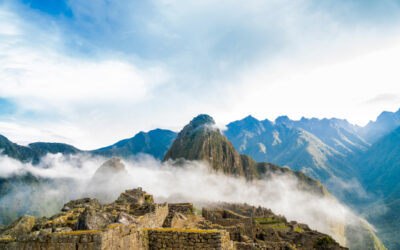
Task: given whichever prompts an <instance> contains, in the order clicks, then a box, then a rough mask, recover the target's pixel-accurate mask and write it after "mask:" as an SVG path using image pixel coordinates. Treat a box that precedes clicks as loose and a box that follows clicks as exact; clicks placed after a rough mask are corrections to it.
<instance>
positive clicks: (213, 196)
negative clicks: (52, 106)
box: [0, 154, 358, 243]
mask: <svg viewBox="0 0 400 250" xmlns="http://www.w3.org/2000/svg"><path fill="white" fill-rule="evenodd" d="M104 160H105V159H104V158H102V157H95V158H92V157H89V156H88V155H74V156H70V157H66V156H63V155H61V154H55V155H52V154H49V155H47V156H45V157H44V158H43V159H42V160H41V162H40V164H39V166H32V165H31V164H23V163H20V162H18V161H15V160H13V159H10V158H8V157H6V156H0V164H1V165H2V166H3V168H2V169H1V171H0V177H7V176H10V175H11V174H18V175H21V174H23V173H27V172H28V173H31V174H33V175H35V176H39V177H43V178H51V179H52V180H53V184H54V185H53V187H52V188H51V190H52V192H54V194H56V197H54V196H49V197H44V198H46V199H47V200H48V203H49V204H54V203H56V202H67V199H68V198H69V199H77V198H81V197H82V196H85V197H87V196H88V195H89V197H95V198H98V199H100V200H102V201H103V202H109V201H113V200H114V199H116V198H117V197H118V195H119V194H120V193H121V192H123V191H124V190H126V189H130V188H136V187H142V188H143V189H144V190H145V191H147V192H149V193H151V194H153V195H154V197H155V200H156V201H157V202H165V201H167V202H193V203H194V204H195V205H198V206H203V205H204V204H207V203H208V202H234V203H247V204H251V205H254V206H263V207H266V208H270V209H272V211H273V212H274V213H276V214H281V215H284V216H286V218H287V219H288V220H296V221H298V222H301V223H306V224H308V225H309V226H310V227H311V228H312V229H314V230H318V231H320V232H323V233H327V234H330V235H332V236H333V237H334V238H335V239H336V240H339V241H341V242H342V243H344V242H345V240H344V239H343V238H344V235H343V230H340V229H343V228H342V226H344V225H353V224H355V225H356V224H357V223H358V222H357V221H358V217H357V216H356V215H355V214H354V213H353V212H352V211H351V210H350V209H349V208H347V207H345V206H344V205H342V204H340V203H339V202H338V201H337V200H335V199H331V198H326V197H325V198H323V197H319V196H315V195H313V194H311V193H307V192H304V191H301V190H299V189H298V183H297V181H296V179H294V178H291V177H287V176H275V177H274V178H272V179H269V180H258V181H253V182H248V181H246V180H245V179H244V178H235V177H230V176H226V175H223V174H221V173H215V172H212V171H210V170H209V167H208V166H206V165H204V163H201V162H196V161H192V162H191V161H188V162H185V164H184V165H182V166H179V167H176V166H173V165H172V162H166V163H160V162H158V161H156V160H155V159H153V158H151V157H147V156H144V157H143V158H138V159H136V160H134V161H124V164H125V165H126V170H127V173H128V174H127V175H126V176H125V177H126V178H119V179H118V181H116V180H115V178H113V177H115V176H108V178H106V179H102V178H100V179H102V181H104V180H106V182H105V183H104V182H101V183H92V182H91V181H93V180H92V176H93V174H94V172H95V171H96V169H97V168H98V167H99V166H100V165H101V163H102V161H104ZM116 176H118V175H116ZM58 182H59V183H60V184H62V185H57V183H58ZM89 183H91V184H92V185H88V184H89ZM18 184H19V185H21V184H23V183H18ZM91 186H95V187H96V189H95V190H91V189H90V187H91ZM18 187H19V186H18ZM68 187H73V190H74V192H73V193H70V190H69V188H68ZM88 188H89V189H88ZM42 189H44V190H42ZM48 189H49V188H48V186H47V185H43V186H39V187H36V188H35V189H34V188H33V187H32V186H23V188H18V189H11V192H10V193H8V194H7V195H6V196H4V197H2V198H1V199H2V203H0V204H3V208H5V209H7V208H8V206H14V205H15V204H16V203H17V202H18V200H17V201H16V200H14V199H13V197H21V196H23V197H26V196H29V195H37V194H38V193H39V194H42V192H44V193H46V192H47V190H48ZM32 190H33V191H32ZM92 191H94V192H93V193H92ZM93 195H95V196H93ZM105 197H107V200H105ZM50 198H52V199H53V200H51V199H50ZM26 200H28V201H29V200H30V199H28V198H26ZM38 200H39V199H37V200H33V201H32V204H29V205H32V206H33V207H37V206H38V204H36V203H37V201H38ZM4 201H7V203H5V202H4ZM23 201H24V199H22V202H21V201H20V203H19V204H18V206H17V205H15V207H16V209H21V207H22V208H23V207H25V206H26V204H24V202H23ZM60 206H61V204H58V208H59V207H60ZM46 211H47V210H46ZM51 212H52V213H56V212H57V210H52V211H51ZM48 215H51V213H49V214H48ZM38 216H40V214H38Z"/></svg>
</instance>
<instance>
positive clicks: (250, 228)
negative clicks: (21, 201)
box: [0, 188, 346, 250]
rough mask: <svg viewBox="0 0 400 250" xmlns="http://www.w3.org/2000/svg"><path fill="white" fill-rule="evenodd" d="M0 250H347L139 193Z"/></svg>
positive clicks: (232, 213)
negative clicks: (155, 200)
mask: <svg viewBox="0 0 400 250" xmlns="http://www.w3.org/2000/svg"><path fill="white" fill-rule="evenodd" d="M0 235H1V236H0V249H10V250H14V249H15V250H16V249H30V250H36V249H37V250H39V249H40V250H47V249H49V250H50V249H60V250H61V249H71V250H72V249H74V250H75V249H93V250H100V249H101V250H105V249H132V250H134V249H135V250H147V249H221V250H225V249H335V250H336V249H346V248H344V247H341V246H340V245H339V244H338V243H336V242H335V241H334V240H333V239H332V238H331V237H329V236H328V235H325V234H322V233H319V232H317V231H314V230H311V229H310V228H308V226H307V225H304V224H298V223H296V222H287V221H286V219H285V218H284V217H283V216H277V215H275V214H273V213H272V212H271V210H269V209H265V208H261V207H258V208H256V207H253V206H249V205H246V204H229V203H218V204H209V205H208V206H207V208H202V209H201V212H200V211H197V209H196V208H195V207H194V206H193V204H191V203H175V204H167V203H163V204H156V203H154V200H153V196H152V195H150V194H147V193H146V192H144V191H143V190H142V189H141V188H138V189H131V190H126V191H125V192H124V193H122V194H121V195H120V196H119V197H118V199H117V200H116V201H115V202H112V203H108V204H105V205H102V204H100V202H99V201H98V200H96V199H90V198H84V199H79V200H74V201H70V202H68V203H66V204H65V205H64V206H63V208H62V209H61V212H60V213H58V214H56V215H53V216H51V217H50V218H45V217H42V218H34V217H32V216H27V215H25V216H22V217H21V218H19V219H18V220H17V221H15V222H13V223H12V224H10V225H8V226H6V227H3V228H1V229H0Z"/></svg>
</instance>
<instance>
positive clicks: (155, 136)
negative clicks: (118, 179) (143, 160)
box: [91, 129, 177, 159]
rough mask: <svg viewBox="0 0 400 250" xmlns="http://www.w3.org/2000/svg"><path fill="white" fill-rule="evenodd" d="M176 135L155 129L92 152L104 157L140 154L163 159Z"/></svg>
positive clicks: (168, 131)
mask: <svg viewBox="0 0 400 250" xmlns="http://www.w3.org/2000/svg"><path fill="white" fill-rule="evenodd" d="M176 135H177V134H176V133H175V132H173V131H170V130H165V129H155V130H150V131H149V132H147V133H145V132H139V133H138V134H136V135H135V136H134V137H132V138H129V139H125V140H121V141H119V142H117V143H115V144H113V145H111V146H108V147H104V148H100V149H97V150H93V151H91V153H93V154H98V155H103V156H107V157H110V156H117V157H130V156H133V155H136V154H139V153H144V154H149V155H152V156H153V157H154V158H156V159H162V158H163V157H164V155H165V152H167V150H168V148H169V147H170V146H171V144H172V142H173V141H174V139H175V138H176Z"/></svg>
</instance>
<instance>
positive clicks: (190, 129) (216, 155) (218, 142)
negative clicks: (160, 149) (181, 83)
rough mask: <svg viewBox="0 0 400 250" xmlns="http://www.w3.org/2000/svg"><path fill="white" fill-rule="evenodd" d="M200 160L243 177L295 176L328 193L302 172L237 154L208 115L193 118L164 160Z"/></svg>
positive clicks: (214, 167) (313, 188)
mask: <svg viewBox="0 0 400 250" xmlns="http://www.w3.org/2000/svg"><path fill="white" fill-rule="evenodd" d="M170 159H171V160H177V159H185V160H203V161H206V162H208V163H209V164H210V165H211V167H212V168H213V169H214V170H216V171H220V172H223V173H225V174H228V175H234V176H243V177H245V178H246V179H248V180H252V179H258V178H265V177H269V176H271V175H273V174H288V175H291V176H295V177H296V178H298V180H299V183H301V184H300V185H302V186H303V188H304V189H308V191H312V192H314V193H317V194H319V195H329V194H328V192H327V191H326V189H325V188H324V187H323V186H322V185H321V184H320V183H319V182H318V181H315V180H313V179H311V178H309V177H308V176H306V175H305V174H303V173H301V172H298V171H296V172H295V171H292V170H290V169H289V168H282V167H279V166H277V165H274V164H271V163H266V162H260V163H257V162H255V161H254V160H253V159H252V158H251V157H250V156H247V155H240V154H239V153H238V152H237V151H236V149H235V148H234V146H233V145H232V143H231V142H229V141H228V140H227V138H226V137H225V136H223V135H222V134H221V132H220V131H219V129H217V128H216V127H215V122H214V120H213V118H211V117H210V116H208V115H199V116H197V117H195V118H194V119H193V120H192V121H191V122H190V123H189V124H188V125H186V126H185V127H184V128H183V130H182V131H181V132H180V133H179V134H178V137H177V138H176V140H175V141H174V143H173V144H172V146H171V148H170V149H169V150H168V152H167V153H166V154H165V157H164V161H167V160H170Z"/></svg>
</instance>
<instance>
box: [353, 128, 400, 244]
mask: <svg viewBox="0 0 400 250" xmlns="http://www.w3.org/2000/svg"><path fill="white" fill-rule="evenodd" d="M354 162H355V163H354V164H358V166H359V169H360V172H361V176H363V183H364V185H365V186H366V188H367V190H368V192H370V193H373V194H375V195H376V196H377V197H382V199H381V200H379V201H378V202H376V203H375V204H373V205H371V206H369V207H368V208H367V209H365V213H366V215H367V218H368V219H369V220H370V221H371V222H372V223H374V225H375V226H376V227H377V229H378V232H379V236H380V237H381V238H382V240H383V241H384V243H385V245H387V246H388V247H389V249H400V233H399V230H398V225H399V224H400V217H399V211H400V127H398V128H397V129H395V130H394V131H393V132H391V133H389V134H388V135H386V136H384V137H383V138H381V139H379V140H378V141H377V142H376V143H374V144H373V145H372V146H371V148H370V149H369V150H368V151H366V152H363V153H362V154H360V155H359V156H358V157H357V158H355V160H354Z"/></svg>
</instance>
